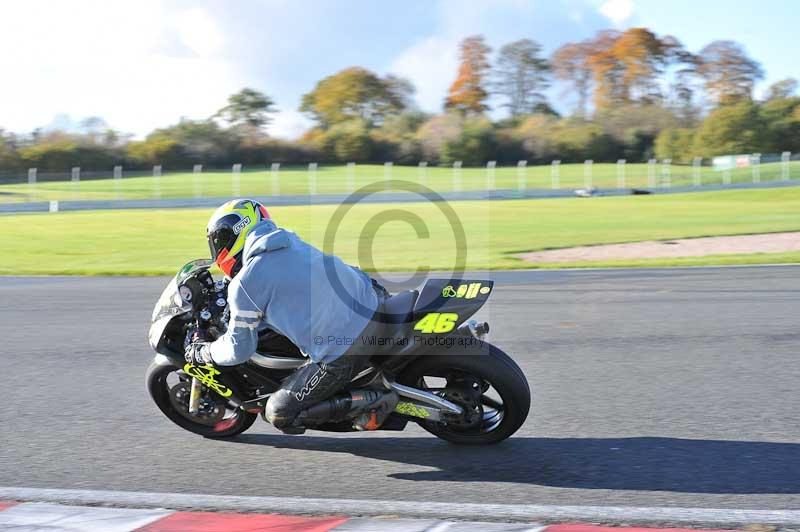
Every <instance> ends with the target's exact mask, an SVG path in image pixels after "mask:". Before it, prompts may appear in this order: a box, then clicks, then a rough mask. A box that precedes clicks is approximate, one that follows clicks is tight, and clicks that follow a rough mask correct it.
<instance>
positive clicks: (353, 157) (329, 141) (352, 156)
mask: <svg viewBox="0 0 800 532" xmlns="http://www.w3.org/2000/svg"><path fill="white" fill-rule="evenodd" d="M321 143H322V150H323V152H324V153H325V154H326V155H327V156H328V157H330V158H332V159H335V160H337V161H339V162H348V161H367V160H369V158H370V147H371V146H370V138H369V125H368V124H367V123H366V122H365V121H364V120H361V119H359V118H354V119H353V120H349V121H347V122H338V123H336V124H335V125H333V126H332V127H331V128H330V129H328V130H327V131H326V132H325V134H324V135H323V136H322V142H321Z"/></svg>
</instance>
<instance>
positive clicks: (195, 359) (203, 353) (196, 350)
mask: <svg viewBox="0 0 800 532" xmlns="http://www.w3.org/2000/svg"><path fill="white" fill-rule="evenodd" d="M210 345H211V344H209V343H208V342H194V343H191V344H189V345H188V346H187V347H186V352H185V355H184V356H185V357H186V362H188V363H189V364H192V365H193V366H204V365H205V364H213V363H214V360H213V359H212V358H211V349H209V346H210Z"/></svg>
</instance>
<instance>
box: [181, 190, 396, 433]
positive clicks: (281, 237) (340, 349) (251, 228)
mask: <svg viewBox="0 0 800 532" xmlns="http://www.w3.org/2000/svg"><path fill="white" fill-rule="evenodd" d="M207 236H208V244H209V247H210V249H211V256H212V259H213V260H214V262H215V263H216V264H217V266H218V267H219V268H220V269H221V270H222V272H223V273H224V274H225V275H226V277H228V278H229V279H231V281H230V284H229V286H228V305H229V310H230V318H229V321H228V329H227V332H226V333H225V334H224V335H222V336H220V337H219V338H218V339H217V340H215V341H214V342H210V343H209V342H194V343H192V344H190V345H189V346H187V348H186V360H187V361H188V362H190V363H192V364H195V365H203V364H215V365H219V366H233V365H237V364H242V363H244V362H247V360H248V359H249V358H250V357H251V356H252V355H253V354H254V353H255V352H256V346H257V344H258V337H259V332H260V331H263V330H265V329H271V330H273V331H276V332H278V333H280V334H282V335H284V336H286V337H287V338H289V340H291V341H292V342H293V343H294V344H295V345H296V346H297V347H298V348H299V349H300V351H301V352H302V353H303V354H304V355H306V356H307V357H308V360H307V362H306V363H305V364H304V365H302V366H300V367H299V368H298V369H297V370H295V371H294V373H292V374H291V375H290V376H289V377H287V378H286V379H285V380H284V381H283V382H282V384H281V388H280V389H278V390H277V391H276V392H275V393H273V394H272V395H271V396H270V397H269V400H268V401H267V404H266V409H265V412H264V415H265V417H266V418H267V419H268V421H270V422H271V423H272V425H273V426H275V427H276V428H278V429H281V430H283V431H284V432H290V433H301V432H302V431H303V430H304V418H303V415H301V413H302V414H307V413H308V412H309V410H308V408H309V407H311V406H312V405H315V404H318V403H320V402H321V401H324V400H325V399H329V398H331V397H333V396H334V394H336V392H337V391H339V390H341V389H342V388H343V387H344V386H346V385H347V384H348V383H349V382H350V381H351V380H352V378H353V377H354V376H355V375H356V374H357V373H358V372H359V371H361V370H362V369H364V367H366V365H367V363H368V358H369V354H370V353H368V352H367V351H368V349H369V348H368V347H367V346H368V345H369V342H368V341H367V339H368V337H369V336H370V335H374V334H377V333H378V331H379V327H380V324H379V323H378V320H376V319H374V318H375V313H376V312H378V311H379V309H380V308H381V304H382V302H383V300H384V299H385V297H386V296H388V293H387V292H386V291H385V290H384V289H383V287H381V286H380V285H378V284H377V283H375V282H374V281H373V280H372V279H371V278H370V277H369V276H368V275H367V274H366V273H364V272H363V271H361V270H359V269H357V268H355V267H352V266H349V265H347V264H345V263H344V262H343V261H342V260H341V259H339V258H338V257H335V256H331V255H325V254H323V253H322V252H321V251H320V250H318V249H316V248H314V247H313V246H311V245H310V244H308V243H306V242H304V241H303V240H302V239H301V238H300V237H299V236H297V235H296V234H295V233H293V232H291V231H287V230H286V229H281V228H278V227H277V226H276V225H275V223H274V222H273V220H272V219H271V218H270V215H269V213H268V212H267V209H266V208H265V207H264V206H263V205H261V204H260V203H258V202H257V201H254V200H250V199H236V200H232V201H229V202H227V203H225V204H224V205H222V206H221V207H219V208H218V209H217V210H216V211H215V212H214V214H212V216H211V218H210V220H209V222H208V227H207ZM334 276H335V278H336V279H335V281H334V282H335V284H332V282H331V281H332V280H333V277H334ZM337 285H338V286H337ZM337 290H338V291H337ZM342 294H347V295H346V296H345V297H342ZM370 393H372V395H367V397H369V398H370V400H372V399H376V401H375V403H376V404H375V405H372V406H374V408H373V409H372V410H370V412H371V414H370V415H368V416H367V417H366V418H364V417H362V418H361V421H360V424H359V423H358V422H357V424H356V425H357V428H360V429H374V428H377V427H378V426H379V425H380V423H382V421H383V419H385V415H380V416H379V417H376V415H375V413H376V412H384V413H385V412H387V411H388V412H390V411H391V410H393V408H394V404H391V403H396V401H397V397H396V394H394V392H391V393H386V394H384V395H383V396H381V395H380V394H377V393H375V392H370ZM359 397H360V398H362V399H361V400H362V401H363V394H362V395H361V396H359ZM354 401H355V399H354ZM332 404H333V403H332ZM349 404H350V403H349V402H348V405H349ZM386 415H388V414H386ZM305 421H308V418H306V419H305ZM314 422H315V423H316V422H319V420H317V419H314Z"/></svg>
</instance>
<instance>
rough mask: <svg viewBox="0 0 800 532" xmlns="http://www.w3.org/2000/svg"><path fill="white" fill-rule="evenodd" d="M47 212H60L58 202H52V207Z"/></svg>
mask: <svg viewBox="0 0 800 532" xmlns="http://www.w3.org/2000/svg"><path fill="white" fill-rule="evenodd" d="M47 210H48V212H58V200H50V205H49V206H48V209H47Z"/></svg>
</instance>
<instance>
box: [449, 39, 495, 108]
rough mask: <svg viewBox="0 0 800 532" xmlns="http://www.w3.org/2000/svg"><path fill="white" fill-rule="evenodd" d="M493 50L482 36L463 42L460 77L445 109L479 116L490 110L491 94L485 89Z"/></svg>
mask: <svg viewBox="0 0 800 532" xmlns="http://www.w3.org/2000/svg"><path fill="white" fill-rule="evenodd" d="M490 52H491V48H489V46H487V45H486V41H485V40H484V38H483V36H481V35H473V36H472V37H467V38H466V39H464V40H463V41H461V64H460V65H459V67H458V76H457V77H456V80H455V81H454V82H453V84H452V85H451V86H450V91H449V93H448V95H447V99H446V100H445V104H444V106H445V108H446V109H452V110H456V111H459V112H461V113H467V114H479V113H482V112H483V111H486V110H487V109H488V106H487V105H486V103H485V102H486V99H487V98H488V97H489V94H488V93H487V92H486V89H485V87H484V85H485V82H486V77H487V75H488V73H489V59H488V56H489V53H490Z"/></svg>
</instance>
